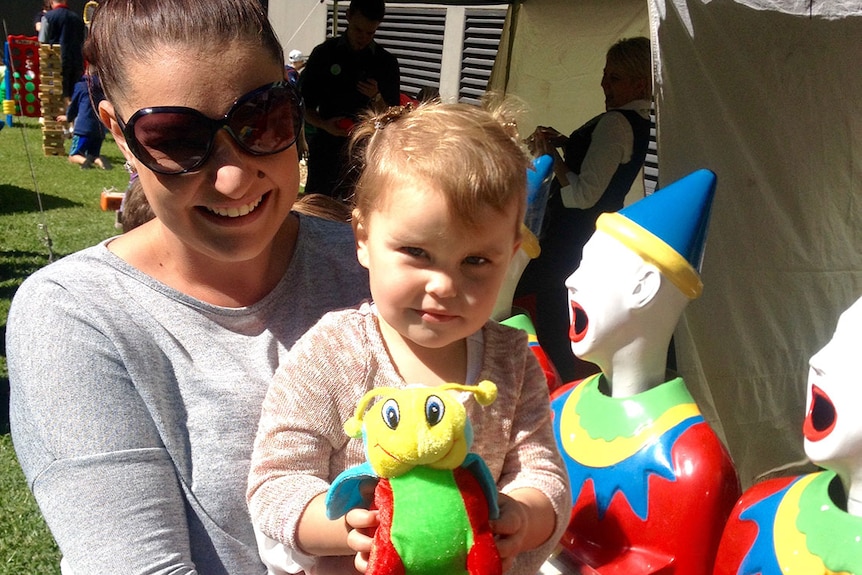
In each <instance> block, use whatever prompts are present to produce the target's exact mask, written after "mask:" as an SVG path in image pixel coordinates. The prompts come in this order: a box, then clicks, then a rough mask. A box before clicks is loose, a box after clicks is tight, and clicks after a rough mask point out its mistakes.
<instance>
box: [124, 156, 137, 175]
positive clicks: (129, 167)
mask: <svg viewBox="0 0 862 575" xmlns="http://www.w3.org/2000/svg"><path fill="white" fill-rule="evenodd" d="M123 168H125V169H126V171H127V172H129V175H132V174H137V173H138V170H136V169H135V166H133V165H132V164H131V162H129V161H128V160H126V162H125V163H124V164H123Z"/></svg>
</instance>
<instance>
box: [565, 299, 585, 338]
mask: <svg viewBox="0 0 862 575" xmlns="http://www.w3.org/2000/svg"><path fill="white" fill-rule="evenodd" d="M571 305H572V324H571V325H570V326H569V339H570V340H571V341H574V342H578V341H581V340H582V339H584V336H586V335H587V326H588V325H589V321H588V320H587V312H585V311H584V308H582V307H581V306H580V305H579V304H577V303H575V302H571Z"/></svg>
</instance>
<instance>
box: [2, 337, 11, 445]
mask: <svg viewBox="0 0 862 575" xmlns="http://www.w3.org/2000/svg"><path fill="white" fill-rule="evenodd" d="M0 355H2V356H3V359H4V360H5V359H6V324H5V323H4V324H3V325H2V326H0ZM6 433H9V377H8V376H5V375H4V376H0V435H3V434H6Z"/></svg>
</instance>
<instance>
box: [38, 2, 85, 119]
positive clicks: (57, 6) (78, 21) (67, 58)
mask: <svg viewBox="0 0 862 575" xmlns="http://www.w3.org/2000/svg"><path fill="white" fill-rule="evenodd" d="M43 26H45V27H46V29H45V30H40V39H41V38H44V40H43V42H45V43H46V44H59V45H60V57H61V58H62V62H63V63H62V69H61V71H62V75H63V97H64V98H65V99H66V105H68V104H69V98H71V96H72V89H73V88H74V87H75V82H77V81H78V79H79V78H80V77H81V75H83V73H84V55H83V52H82V47H83V45H84V37H85V36H86V34H87V27H86V26H85V25H84V19H83V18H81V16H80V15H79V14H77V13H75V12H72V11H71V10H70V9H69V7H68V6H67V5H66V3H65V2H63V1H62V0H52V2H51V10H49V11H48V12H46V13H45V23H44V24H43ZM43 34H44V35H43Z"/></svg>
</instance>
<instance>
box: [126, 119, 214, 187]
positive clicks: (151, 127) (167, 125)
mask: <svg viewBox="0 0 862 575" xmlns="http://www.w3.org/2000/svg"><path fill="white" fill-rule="evenodd" d="M134 135H135V138H134V139H135V140H136V143H137V145H136V148H137V149H136V150H134V151H135V155H136V156H138V158H139V159H140V160H141V161H142V162H144V164H145V165H146V166H147V167H149V168H150V169H152V170H154V171H156V172H160V173H163V174H178V173H181V172H183V171H186V170H189V169H192V168H194V167H196V166H197V165H198V164H199V163H200V162H201V161H202V160H203V158H204V157H205V156H206V153H207V150H208V149H209V145H210V142H211V141H212V127H211V124H210V122H209V121H208V120H207V118H205V117H203V116H198V115H196V114H194V113H192V112H190V111H177V112H163V111H159V112H156V113H152V114H145V115H142V116H139V117H138V118H136V120H135V123H134Z"/></svg>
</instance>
